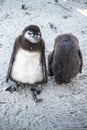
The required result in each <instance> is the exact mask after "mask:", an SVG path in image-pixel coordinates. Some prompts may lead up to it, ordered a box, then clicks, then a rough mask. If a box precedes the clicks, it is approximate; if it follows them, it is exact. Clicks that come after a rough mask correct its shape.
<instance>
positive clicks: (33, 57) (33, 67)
mask: <svg viewBox="0 0 87 130" xmlns="http://www.w3.org/2000/svg"><path fill="white" fill-rule="evenodd" d="M11 77H12V78H13V79H14V80H16V81H20V82H23V83H29V84H34V83H36V82H40V81H42V80H43V72H42V65H41V63H40V52H29V51H25V50H23V49H20V50H19V51H18V53H17V55H16V57H15V61H14V64H13V67H12V72H11Z"/></svg>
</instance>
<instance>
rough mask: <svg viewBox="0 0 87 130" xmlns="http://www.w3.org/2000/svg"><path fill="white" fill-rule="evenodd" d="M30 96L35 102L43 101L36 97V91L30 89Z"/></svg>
mask: <svg viewBox="0 0 87 130" xmlns="http://www.w3.org/2000/svg"><path fill="white" fill-rule="evenodd" d="M32 97H33V100H34V101H35V102H36V103H40V102H42V101H43V99H42V98H40V99H38V98H37V93H36V92H35V91H32Z"/></svg>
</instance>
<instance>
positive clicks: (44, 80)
mask: <svg viewBox="0 0 87 130" xmlns="http://www.w3.org/2000/svg"><path fill="white" fill-rule="evenodd" d="M41 44H42V58H41V59H42V71H43V83H47V81H48V78H47V67H46V58H45V43H44V41H43V40H42V41H41Z"/></svg>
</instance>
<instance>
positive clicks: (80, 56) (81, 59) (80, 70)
mask: <svg viewBox="0 0 87 130" xmlns="http://www.w3.org/2000/svg"><path fill="white" fill-rule="evenodd" d="M78 54H79V58H80V61H81V64H80V68H79V73H81V72H82V66H83V58H82V53H81V50H80V49H79V50H78Z"/></svg>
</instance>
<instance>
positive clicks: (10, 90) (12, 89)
mask: <svg viewBox="0 0 87 130" xmlns="http://www.w3.org/2000/svg"><path fill="white" fill-rule="evenodd" d="M5 91H9V92H10V93H13V92H15V91H17V87H12V86H10V87H8V88H6V89H5Z"/></svg>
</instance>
